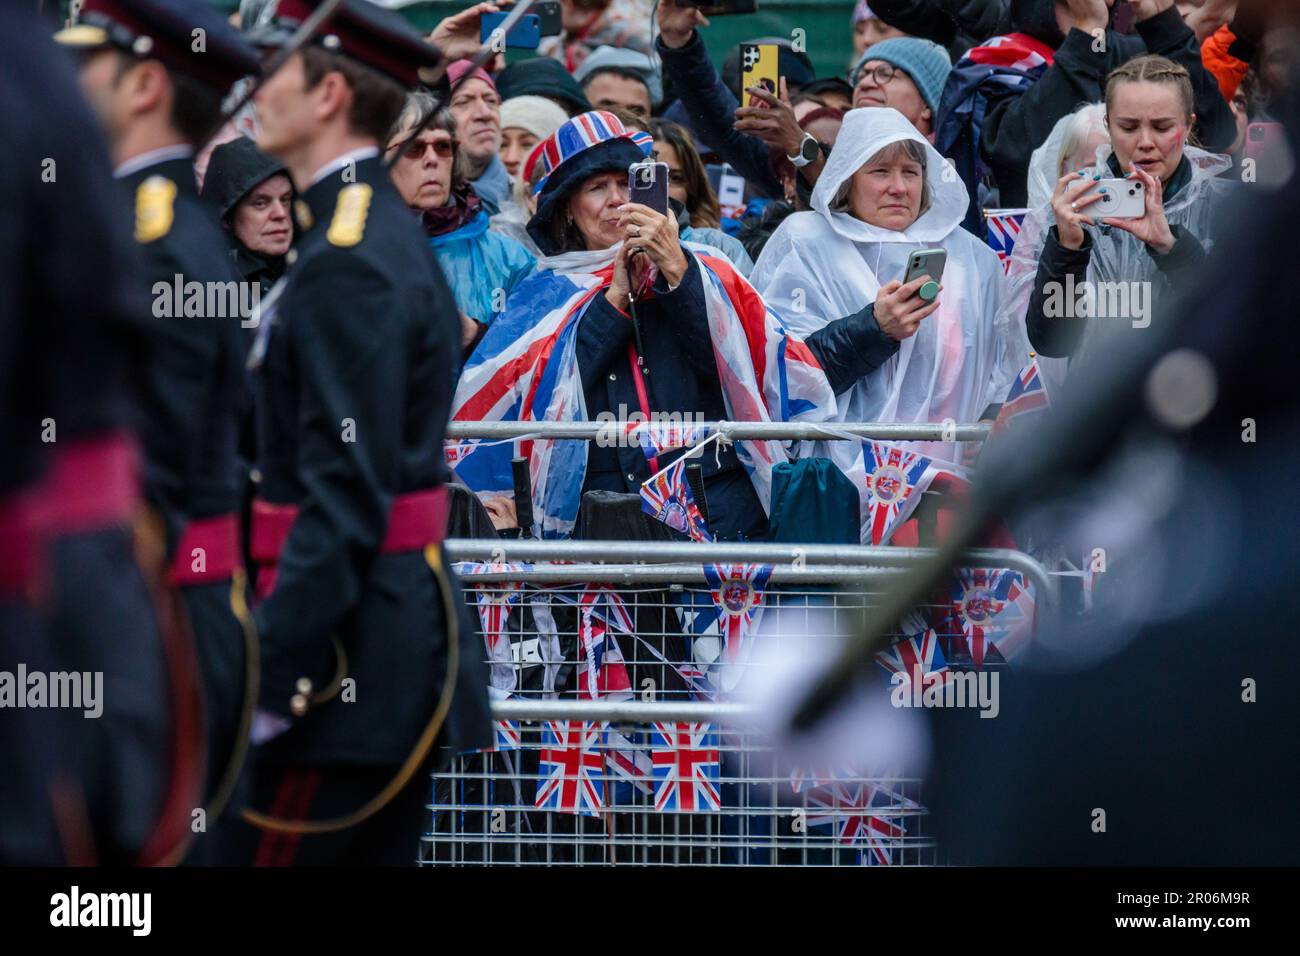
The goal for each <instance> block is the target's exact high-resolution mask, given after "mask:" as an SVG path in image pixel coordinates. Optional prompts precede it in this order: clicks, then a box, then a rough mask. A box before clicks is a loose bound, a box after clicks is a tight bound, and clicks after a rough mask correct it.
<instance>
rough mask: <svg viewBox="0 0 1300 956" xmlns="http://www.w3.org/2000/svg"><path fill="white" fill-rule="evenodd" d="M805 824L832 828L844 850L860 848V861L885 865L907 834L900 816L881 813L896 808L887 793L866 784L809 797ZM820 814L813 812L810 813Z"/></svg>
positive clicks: (849, 786)
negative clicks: (806, 822)
mask: <svg viewBox="0 0 1300 956" xmlns="http://www.w3.org/2000/svg"><path fill="white" fill-rule="evenodd" d="M807 799H808V809H809V811H810V812H809V814H808V825H809V826H815V827H831V828H832V830H833V832H834V834H835V839H836V841H837V842H839V843H840V844H841V845H843V846H846V847H861V853H860V854H859V862H861V863H863V864H865V865H868V866H888V865H890V864H891V863H893V862H894V850H895V849H899V848H901V843H902V840H903V838H904V837H905V836H906V834H907V830H906V827H904V826H903V821H902V818H901V817H896V818H893V819H890V818H888V817H886V816H884V815H882V812H881V811H883V810H888V809H897V808H898V807H897V804H895V803H894V801H893V800H891V799H890V797H889V794H888V793H887V792H885V791H883V790H880V789H878V788H876V787H874V786H873V785H871V784H869V783H855V784H835V785H833V786H831V787H830V788H829V789H828V790H826V791H821V792H816V791H815V792H813V793H810V794H809V795H808V798H807ZM814 809H816V810H819V811H821V812H820V813H816V814H814V813H812V812H811V811H812V810H814Z"/></svg>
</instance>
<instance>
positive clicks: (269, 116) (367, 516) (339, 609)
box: [249, 0, 491, 865]
mask: <svg viewBox="0 0 1300 956" xmlns="http://www.w3.org/2000/svg"><path fill="white" fill-rule="evenodd" d="M315 6H316V4H315V3H308V2H304V0H282V2H281V3H280V4H279V7H278V10H277V18H276V20H275V21H274V22H273V23H271V24H269V25H268V26H267V27H266V28H265V29H264V31H263V32H261V33H260V34H257V33H255V35H254V37H253V39H254V41H255V42H259V43H265V44H266V45H267V46H276V45H280V44H282V43H284V42H285V41H286V40H287V39H288V37H289V36H290V34H291V33H292V31H293V30H294V29H296V28H297V27H298V26H299V25H300V23H301V22H302V21H303V20H304V19H305V18H306V17H307V16H309V15H310V13H311V10H312V9H313V8H314V7H315ZM438 60H439V54H438V53H437V51H436V50H434V49H433V47H431V46H429V45H428V44H427V43H425V42H424V41H423V39H422V38H421V37H420V36H419V35H418V34H417V33H416V32H415V31H414V30H413V29H411V27H410V26H409V25H408V24H407V23H406V21H405V20H403V19H402V18H401V17H400V16H399V15H397V14H395V13H391V12H389V11H386V10H382V9H380V8H378V7H376V6H374V5H372V4H370V3H366V2H361V0H345V2H344V3H343V4H342V5H341V6H340V7H339V9H338V10H337V11H336V12H335V13H333V14H332V15H331V17H330V18H329V19H327V20H326V21H325V22H324V24H323V25H322V27H321V29H320V30H319V31H318V32H317V34H316V36H315V37H314V38H313V41H312V43H311V44H310V45H308V46H306V47H304V48H303V49H302V50H301V51H300V52H297V53H294V54H293V55H292V56H290V57H289V59H288V61H287V62H286V63H285V65H284V66H283V67H282V68H281V69H280V70H279V71H278V72H277V73H276V74H275V75H274V76H271V77H269V78H268V79H267V81H266V83H265V85H263V86H262V88H261V89H260V90H259V92H258V94H257V96H256V99H255V102H256V105H257V110H258V118H259V121H260V123H261V129H262V136H261V138H260V139H259V146H261V147H262V148H263V149H265V150H266V151H267V152H269V153H271V154H272V155H274V156H276V157H277V158H278V159H279V160H281V161H282V162H283V163H284V164H285V166H287V167H288V169H289V172H290V174H291V175H292V177H293V179H294V184H295V186H296V188H297V189H298V192H299V195H300V197H301V200H300V202H299V203H298V204H297V206H296V212H297V218H298V226H299V229H300V230H301V232H300V239H299V242H298V244H297V247H296V249H295V253H296V259H294V261H291V263H290V266H289V273H288V278H287V285H286V287H285V291H284V294H283V297H282V298H281V299H280V301H279V304H278V307H277V308H276V309H275V311H274V315H273V316H271V317H270V321H269V322H268V321H264V322H263V325H262V327H261V328H260V329H259V330H258V339H257V342H256V344H255V345H254V353H253V356H254V358H253V360H254V363H259V362H260V368H259V369H258V375H257V378H258V382H257V421H258V450H259V456H258V465H259V470H260V473H261V484H260V490H259V500H258V501H256V502H255V503H254V509H253V528H252V542H251V550H252V553H253V557H254V560H256V561H258V562H259V569H258V594H259V597H260V598H261V603H260V605H259V606H258V607H257V611H256V618H257V623H258V629H259V632H260V634H261V637H262V653H263V670H262V689H261V695H260V704H259V706H260V708H261V710H260V712H259V714H258V718H257V723H256V724H255V730H254V739H255V740H259V741H263V740H264V741H267V742H266V743H264V744H263V746H261V747H260V748H259V752H258V753H257V756H256V759H255V768H254V800H253V802H254V805H255V806H256V807H257V808H258V809H259V810H260V811H262V812H263V813H265V814H267V817H268V818H274V819H267V818H260V819H257V818H255V819H256V822H258V823H259V825H260V826H261V827H262V831H261V833H260V834H258V835H257V838H256V839H254V840H250V844H252V845H250V847H249V852H250V858H251V859H252V860H253V862H255V863H257V864H259V865H293V864H303V865H311V864H337V863H352V864H385V865H390V864H391V865H400V864H411V863H413V862H414V860H415V858H416V855H417V852H418V841H419V837H420V834H421V832H422V828H423V825H424V823H425V806H426V804H427V802H428V800H429V790H430V787H429V777H428V773H427V771H428V764H429V760H428V755H429V753H430V748H429V744H430V740H429V737H430V735H431V734H432V732H433V731H434V730H435V729H436V728H438V727H439V725H440V724H442V726H443V732H442V733H441V736H440V738H439V742H440V743H442V744H454V745H456V746H459V747H478V746H486V745H487V744H488V742H489V741H490V727H491V725H490V721H489V719H488V716H487V714H488V711H487V698H486V685H487V675H486V672H485V669H484V667H483V664H482V654H481V651H482V648H481V644H480V643H479V642H478V639H477V635H476V632H475V630H474V627H473V625H472V624H470V623H469V622H468V615H467V613H466V612H465V610H464V607H463V604H462V602H461V600H460V598H459V594H460V589H459V585H458V584H457V583H456V582H455V580H454V578H453V577H452V576H451V574H450V572H449V569H448V568H447V567H446V565H445V562H444V560H443V557H442V549H441V547H440V542H441V540H442V538H443V537H444V534H445V528H446V520H447V501H448V494H447V488H446V482H447V480H448V474H447V470H446V467H445V464H444V459H443V451H442V443H443V433H444V429H445V426H446V422H447V418H448V414H449V408H450V402H451V396H452V386H453V381H454V376H455V372H456V365H457V355H458V342H459V338H458V336H459V331H458V329H459V325H458V319H457V310H456V304H455V299H454V298H453V296H452V294H451V291H450V290H449V288H448V287H447V285H446V283H445V281H444V280H443V277H442V275H441V273H440V272H439V270H438V266H437V263H436V261H435V260H434V257H433V254H432V252H431V250H430V249H429V247H428V244H427V243H426V242H425V241H424V238H423V236H422V234H421V232H420V229H419V227H418V224H417V223H416V221H415V220H414V219H412V217H411V214H410V211H409V210H408V209H407V208H406V206H405V205H404V204H403V203H402V201H401V199H400V198H399V196H398V195H397V192H396V191H395V189H394V188H393V186H392V184H391V183H390V181H389V177H388V175H387V172H386V170H385V169H384V167H383V165H382V163H381V160H380V144H381V143H383V142H384V141H385V139H386V137H387V135H388V131H389V128H390V127H391V125H392V124H393V122H394V121H395V120H396V119H397V116H398V114H399V112H400V111H401V108H402V105H403V102H404V98H405V94H406V92H407V90H409V89H410V88H412V87H414V86H415V85H417V83H418V70H419V69H420V68H421V67H431V66H434V65H435V64H436V63H437V62H438ZM291 258H293V256H292V254H291ZM457 658H459V664H458V666H456V667H455V668H454V669H453V668H451V667H450V666H449V665H450V664H451V663H452V662H454V661H455V660H456V659H457ZM449 671H450V675H449ZM449 685H450V686H449ZM449 690H450V691H453V692H454V693H452V694H451V696H450V699H449V696H448V692H449ZM448 704H450V707H451V711H450V713H449V714H448V713H447V712H446V710H445V708H446V707H447V705H448ZM444 716H445V717H446V721H445V724H443V723H442V722H443V717H444ZM323 820H328V821H331V822H330V823H329V824H328V825H327V826H325V827H321V828H318V829H325V830H328V832H314V831H313V829H312V826H311V825H310V824H309V825H308V826H307V827H303V826H302V825H300V822H301V821H315V822H320V821H323Z"/></svg>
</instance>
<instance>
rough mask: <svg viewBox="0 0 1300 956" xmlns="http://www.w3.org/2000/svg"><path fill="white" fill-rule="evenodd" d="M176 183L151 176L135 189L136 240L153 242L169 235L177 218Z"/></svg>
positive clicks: (164, 178)
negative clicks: (175, 205)
mask: <svg viewBox="0 0 1300 956" xmlns="http://www.w3.org/2000/svg"><path fill="white" fill-rule="evenodd" d="M175 201H176V184H175V183H174V182H172V181H171V180H170V179H167V178H166V177H163V176H150V177H149V178H148V179H146V180H145V181H144V182H142V183H141V184H140V185H139V187H137V189H136V191H135V241H136V242H153V241H154V240H156V239H161V238H162V237H163V236H165V235H167V233H168V232H170V231H171V228H172V220H174V219H175V218H176V213H175V207H174V204H175Z"/></svg>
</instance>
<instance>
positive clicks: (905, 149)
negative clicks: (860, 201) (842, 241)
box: [830, 139, 930, 219]
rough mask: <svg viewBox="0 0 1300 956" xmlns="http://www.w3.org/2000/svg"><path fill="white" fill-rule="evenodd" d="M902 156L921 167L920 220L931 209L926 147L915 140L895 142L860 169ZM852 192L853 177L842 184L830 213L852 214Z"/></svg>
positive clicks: (917, 216)
mask: <svg viewBox="0 0 1300 956" xmlns="http://www.w3.org/2000/svg"><path fill="white" fill-rule="evenodd" d="M900 155H901V156H902V158H904V159H910V160H911V161H912V162H914V163H919V164H920V166H921V209H920V211H919V212H918V213H917V214H916V218H918V219H920V218H921V217H922V216H923V215H925V211H926V210H927V209H929V208H930V180H929V179H927V178H926V175H925V174H926V166H927V163H926V154H925V147H924V146H922V145H921V144H920V143H918V142H917V141H916V140H914V139H900V140H895V141H894V142H892V143H890V144H888V145H887V146H885V147H884V148H883V149H881V150H879V151H878V152H877V153H876V154H875V155H874V156H872V157H870V158H869V159H868V160H867V161H866V162H865V163H863V164H862V166H859V167H858V168H859V169H862V168H864V167H866V166H870V165H871V164H872V163H880V162H886V163H887V162H891V161H892V160H895V159H898V158H899V156H900ZM852 192H853V177H852V176H850V177H849V178H848V179H846V180H844V182H843V183H841V184H840V188H839V189H838V190H837V191H836V193H835V196H834V197H833V198H832V199H831V202H830V211H831V212H848V213H851V212H852V210H851V209H850V208H849V195H850V194H851V193H852Z"/></svg>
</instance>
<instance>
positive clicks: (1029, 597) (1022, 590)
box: [997, 571, 1034, 663]
mask: <svg viewBox="0 0 1300 956" xmlns="http://www.w3.org/2000/svg"><path fill="white" fill-rule="evenodd" d="M1004 574H1005V576H1006V577H1007V578H1009V580H1008V582H1007V584H1006V595H1005V597H1004V599H1003V603H1002V608H1001V610H1000V611H999V612H998V618H997V623H998V629H999V633H998V637H997V649H998V653H1000V654H1001V655H1002V658H1003V659H1004V660H1005V661H1007V662H1008V663H1010V662H1011V661H1013V660H1015V659H1016V658H1017V657H1019V656H1020V655H1021V654H1022V653H1024V651H1025V649H1026V648H1028V647H1029V643H1030V641H1031V640H1032V639H1033V636H1034V591H1033V585H1031V584H1029V583H1028V582H1027V581H1026V580H1025V577H1024V575H1022V574H1020V573H1019V572H1018V571H1007V572H1004Z"/></svg>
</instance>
